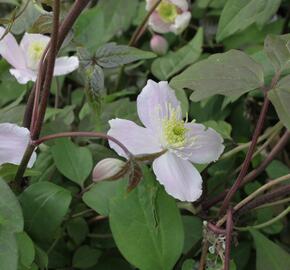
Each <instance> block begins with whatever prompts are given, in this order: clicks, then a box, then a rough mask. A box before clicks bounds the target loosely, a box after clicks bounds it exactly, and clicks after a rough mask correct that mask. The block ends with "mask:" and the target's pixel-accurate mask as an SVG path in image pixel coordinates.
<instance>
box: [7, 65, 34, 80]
mask: <svg viewBox="0 0 290 270" xmlns="http://www.w3.org/2000/svg"><path fill="white" fill-rule="evenodd" d="M9 72H10V73H11V74H12V75H13V76H14V77H15V78H16V80H17V81H18V82H19V83H20V84H26V83H27V82H29V81H33V82H35V81H36V78H37V73H36V72H35V71H33V70H30V69H13V68H11V69H10V70H9Z"/></svg>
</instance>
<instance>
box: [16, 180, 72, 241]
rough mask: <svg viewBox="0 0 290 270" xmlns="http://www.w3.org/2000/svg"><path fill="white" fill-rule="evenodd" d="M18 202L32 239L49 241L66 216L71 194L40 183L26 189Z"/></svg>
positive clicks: (52, 185) (48, 183)
mask: <svg viewBox="0 0 290 270" xmlns="http://www.w3.org/2000/svg"><path fill="white" fill-rule="evenodd" d="M20 202H21V205H22V208H23V215H24V220H25V229H26V231H27V232H28V233H29V234H30V236H31V237H32V238H33V239H37V240H39V241H50V240H51V239H52V238H53V236H54V234H55V232H56V231H57V229H58V228H59V226H60V225H61V222H62V220H63V218H64V216H65V215H66V214H67V211H68V208H69V205H70V202H71V194H70V192H69V191H67V190H65V189H64V188H62V187H60V186H57V185H55V184H53V183H50V182H40V183H36V184H33V185H31V186H30V187H28V188H27V189H26V190H25V191H24V192H23V193H22V194H21V196H20ZM44 228H45V230H44Z"/></svg>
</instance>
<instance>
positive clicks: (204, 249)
mask: <svg viewBox="0 0 290 270" xmlns="http://www.w3.org/2000/svg"><path fill="white" fill-rule="evenodd" d="M203 241H204V242H203V245H202V251H201V257H200V261H199V266H198V270H204V269H205V266H206V258H207V253H208V247H209V243H208V240H207V239H205V238H204V239H203Z"/></svg>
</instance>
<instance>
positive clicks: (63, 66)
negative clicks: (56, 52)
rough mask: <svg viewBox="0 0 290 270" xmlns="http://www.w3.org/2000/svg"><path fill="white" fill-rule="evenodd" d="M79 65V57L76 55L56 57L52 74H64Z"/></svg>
mask: <svg viewBox="0 0 290 270" xmlns="http://www.w3.org/2000/svg"><path fill="white" fill-rule="evenodd" d="M78 67H79V59H78V58H77V57H76V56H71V57H68V56H64V57H59V58H56V61H55V67H54V74H53V75H54V76H57V75H66V74H68V73H71V72H73V71H74V70H76V69H77V68H78Z"/></svg>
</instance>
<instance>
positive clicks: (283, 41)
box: [264, 35, 290, 72]
mask: <svg viewBox="0 0 290 270" xmlns="http://www.w3.org/2000/svg"><path fill="white" fill-rule="evenodd" d="M289 41H290V38H289V35H284V36H275V35H268V36H267V38H266V40H265V44H264V49H265V52H266V53H267V56H268V58H269V59H270V61H271V63H272V64H273V66H274V67H275V70H276V72H282V71H284V70H285V69H287V68H289V67H290V51H289Z"/></svg>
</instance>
